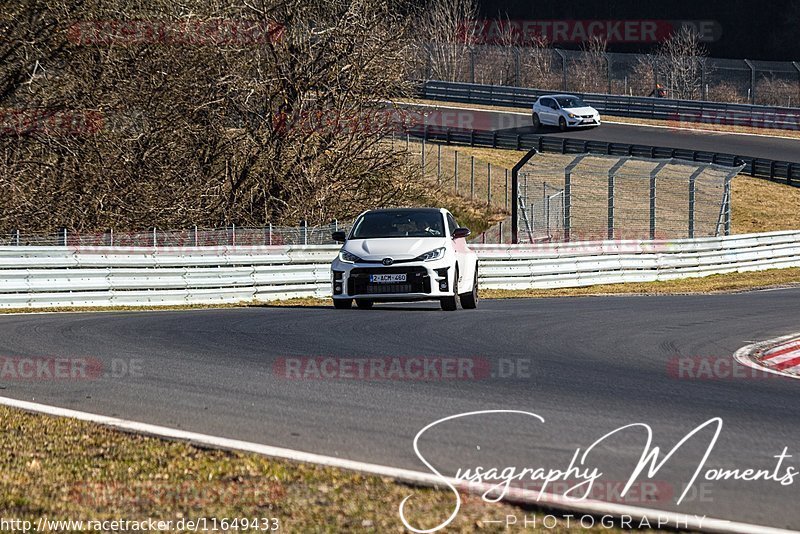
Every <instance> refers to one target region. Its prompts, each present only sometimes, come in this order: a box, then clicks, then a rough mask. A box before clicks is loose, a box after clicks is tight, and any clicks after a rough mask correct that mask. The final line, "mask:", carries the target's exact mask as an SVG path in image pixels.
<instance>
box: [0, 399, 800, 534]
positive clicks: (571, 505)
mask: <svg viewBox="0 0 800 534" xmlns="http://www.w3.org/2000/svg"><path fill="white" fill-rule="evenodd" d="M0 405H4V406H8V407H11V408H18V409H21V410H25V411H28V412H36V413H42V414H46V415H52V416H55V417H71V418H74V419H78V420H81V421H88V422H91V423H97V424H100V425H103V426H106V427H111V428H115V429H120V430H125V431H129V432H135V433H140V434H146V435H151V436H157V437H162V438H167V439H174V440H180V441H187V442H189V443H197V444H201V445H206V446H210V447H215V448H220V449H229V450H238V451H244V452H252V453H256V454H261V455H264V456H271V457H276V458H282V459H286V460H292V461H297V462H307V463H314V464H319V465H324V466H329V467H336V468H341V469H348V470H351V471H359V472H362V473H369V474H373V475H378V476H385V477H389V478H394V479H396V480H400V481H403V482H410V483H416V484H420V485H426V486H435V487H440V488H441V487H443V486H444V484H442V480H441V479H440V478H438V477H436V476H435V475H433V474H430V473H424V472H421V471H412V470H410V469H400V468H396V467H389V466H384V465H379V464H371V463H365V462H359V461H356V460H347V459H344V458H337V457H333V456H324V455H321V454H314V453H309V452H303V451H296V450H293V449H285V448H281V447H273V446H271V445H262V444H259V443H253V442H248V441H241V440H236V439H230V438H223V437H218V436H210V435H207V434H200V433H196V432H189V431H186V430H179V429H175V428H169V427H164V426H159V425H151V424H148V423H141V422H137V421H129V420H127V419H120V418H117V417H109V416H105V415H99V414H93V413H89V412H82V411H78V410H72V409H69V408H60V407H58V406H51V405H47V404H40V403H36V402H28V401H23V400H18V399H12V398H9V397H0ZM447 480H448V482H449V483H450V484H452V485H453V486H455V487H458V488H459V489H471V490H473V491H474V490H475V489H479V490H480V491H481V492H483V491H487V490H489V489H490V487H491V485H490V484H485V483H484V484H478V485H476V484H468V483H465V482H463V481H457V480H455V479H452V478H448V479H447ZM505 500H507V501H510V502H519V503H525V504H532V505H537V504H538V505H540V506H543V507H552V508H557V509H560V510H569V511H577V512H581V513H587V514H591V515H604V514H605V515H612V516H616V517H619V516H631V517H632V518H635V519H637V520H639V519H641V518H646V517H648V516H650V517H653V516H655V517H658V518H661V519H664V520H667V521H669V523H670V524H680V525H686V526H687V528H689V529H694V530H702V531H704V532H720V533H741V534H778V533H787V532H796V531H792V530H785V529H780V528H775V527H765V526H759V525H754V524H750V523H739V522H735V521H728V520H724V519H714V518H710V517H704V518H703V519H702V520H700V521H698V520H697V519H696V517H695V516H694V515H692V514H680V513H676V512H668V511H664V510H657V509H653V508H640V507H637V506H630V505H624V504H614V503H606V502H602V501H594V500H589V499H587V500H584V501H578V502H576V501H572V500H569V499H566V498H564V497H563V496H560V495H554V494H548V493H542V494H541V496H539V492H537V491H535V490H523V489H519V488H512V491H509V497H507V498H506V499H505Z"/></svg>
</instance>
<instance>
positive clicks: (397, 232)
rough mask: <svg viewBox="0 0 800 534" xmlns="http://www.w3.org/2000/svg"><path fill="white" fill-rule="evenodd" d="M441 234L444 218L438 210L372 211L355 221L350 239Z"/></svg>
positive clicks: (433, 235) (439, 235) (442, 232)
mask: <svg viewBox="0 0 800 534" xmlns="http://www.w3.org/2000/svg"><path fill="white" fill-rule="evenodd" d="M443 235H444V218H443V217H442V214H441V213H439V212H438V211H430V210H428V211H421V210H397V211H372V212H369V213H365V214H364V215H363V216H362V217H361V218H359V219H358V220H357V221H356V224H355V225H354V226H353V233H352V234H351V235H350V239H375V238H385V237H442V236H443Z"/></svg>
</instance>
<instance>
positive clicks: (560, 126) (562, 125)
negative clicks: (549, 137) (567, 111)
mask: <svg viewBox="0 0 800 534" xmlns="http://www.w3.org/2000/svg"><path fill="white" fill-rule="evenodd" d="M558 129H559V130H561V131H562V132H566V131H567V119H565V118H564V117H561V118H560V119H558Z"/></svg>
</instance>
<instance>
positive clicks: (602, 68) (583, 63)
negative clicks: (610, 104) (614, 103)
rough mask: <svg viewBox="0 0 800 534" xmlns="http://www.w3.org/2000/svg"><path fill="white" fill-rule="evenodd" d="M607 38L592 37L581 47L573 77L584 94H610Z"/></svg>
mask: <svg viewBox="0 0 800 534" xmlns="http://www.w3.org/2000/svg"><path fill="white" fill-rule="evenodd" d="M607 46H608V42H607V41H606V39H605V38H603V37H599V36H596V35H595V36H592V37H591V38H590V39H589V40H588V41H586V42H585V43H584V44H583V45H582V46H581V55H580V57H579V58H578V60H577V61H576V62H575V65H574V67H573V70H574V76H573V77H571V80H572V83H574V84H575V85H576V86H577V88H578V90H579V91H581V92H584V93H606V92H608V59H607V56H606V48H607Z"/></svg>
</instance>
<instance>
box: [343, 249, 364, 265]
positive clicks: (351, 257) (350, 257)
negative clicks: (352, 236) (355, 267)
mask: <svg viewBox="0 0 800 534" xmlns="http://www.w3.org/2000/svg"><path fill="white" fill-rule="evenodd" d="M339 259H340V260H341V261H343V262H345V263H358V262H360V261H361V258H359V257H358V256H356V255H355V254H351V253H350V252H347V251H346V250H340V251H339Z"/></svg>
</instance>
